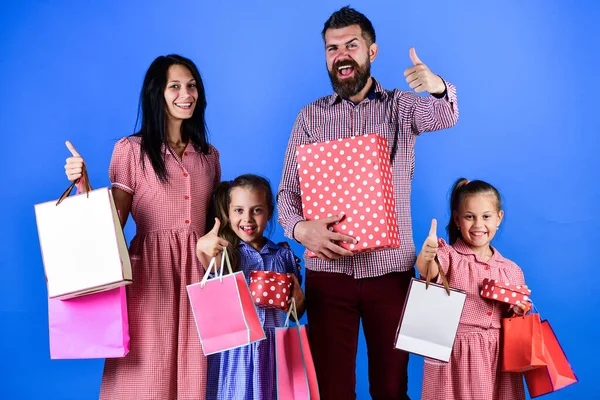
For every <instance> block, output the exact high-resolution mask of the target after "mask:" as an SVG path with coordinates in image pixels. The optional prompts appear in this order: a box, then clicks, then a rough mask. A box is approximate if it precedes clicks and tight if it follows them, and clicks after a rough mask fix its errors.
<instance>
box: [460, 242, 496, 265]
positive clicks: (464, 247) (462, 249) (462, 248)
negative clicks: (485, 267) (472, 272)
mask: <svg viewBox="0 0 600 400" xmlns="http://www.w3.org/2000/svg"><path fill="white" fill-rule="evenodd" d="M452 247H454V250H456V251H457V252H458V253H460V254H462V255H465V256H466V255H472V256H474V257H475V260H477V261H478V262H480V263H484V264H491V263H494V262H499V263H501V262H504V257H502V254H500V252H499V251H498V250H497V249H496V248H495V247H494V246H491V245H490V247H491V249H492V257H491V258H490V259H489V260H487V261H483V260H482V259H481V257H479V256H478V255H477V254H475V252H473V250H472V249H471V248H470V247H469V246H467V244H466V243H465V242H464V241H463V240H462V239H460V238H458V239H456V242H455V243H454V245H453V246H452Z"/></svg>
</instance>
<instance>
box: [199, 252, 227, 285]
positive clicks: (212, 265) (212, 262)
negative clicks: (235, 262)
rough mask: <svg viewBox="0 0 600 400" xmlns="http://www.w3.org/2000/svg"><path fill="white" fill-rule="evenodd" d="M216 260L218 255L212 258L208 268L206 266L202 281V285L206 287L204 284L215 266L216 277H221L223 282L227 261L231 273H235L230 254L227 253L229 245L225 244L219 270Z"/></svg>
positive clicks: (220, 279)
mask: <svg viewBox="0 0 600 400" xmlns="http://www.w3.org/2000/svg"><path fill="white" fill-rule="evenodd" d="M216 260H217V257H213V258H212V259H211V260H210V263H209V264H208V268H206V272H205V273H204V277H203V278H202V280H201V281H200V287H204V285H206V282H207V281H208V278H209V276H210V272H211V271H212V269H213V268H215V278H219V281H221V282H223V269H224V267H225V263H227V270H228V271H229V273H230V274H233V271H232V269H231V261H229V256H228V255H227V247H226V246H223V254H221V268H219V271H217V267H216V266H215V264H216Z"/></svg>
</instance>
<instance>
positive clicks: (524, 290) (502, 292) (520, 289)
mask: <svg viewBox="0 0 600 400" xmlns="http://www.w3.org/2000/svg"><path fill="white" fill-rule="evenodd" d="M480 294H481V296H482V297H485V298H487V299H491V300H497V301H501V302H503V303H508V304H512V305H515V304H521V303H526V304H527V305H529V304H530V302H529V296H530V295H531V290H530V289H529V288H528V287H527V285H512V284H510V283H508V282H501V281H498V280H494V279H484V280H483V282H482V284H481V293H480Z"/></svg>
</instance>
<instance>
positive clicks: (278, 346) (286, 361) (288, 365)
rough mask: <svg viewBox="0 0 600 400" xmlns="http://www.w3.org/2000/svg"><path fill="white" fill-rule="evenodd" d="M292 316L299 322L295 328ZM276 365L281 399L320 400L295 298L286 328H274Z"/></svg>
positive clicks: (306, 338)
mask: <svg viewBox="0 0 600 400" xmlns="http://www.w3.org/2000/svg"><path fill="white" fill-rule="evenodd" d="M290 316H293V317H294V319H295V320H296V327H295V328H290V327H289V319H290ZM275 365H276V371H277V398H278V399H286V400H319V399H320V396H319V385H318V383H317V374H316V372H315V366H314V364H313V358H312V354H311V352H310V346H309V344H308V336H307V334H306V326H304V325H300V323H299V322H298V315H297V314H296V303H295V302H294V300H293V298H292V304H291V305H290V310H289V311H288V316H287V319H286V321H285V327H283V328H275Z"/></svg>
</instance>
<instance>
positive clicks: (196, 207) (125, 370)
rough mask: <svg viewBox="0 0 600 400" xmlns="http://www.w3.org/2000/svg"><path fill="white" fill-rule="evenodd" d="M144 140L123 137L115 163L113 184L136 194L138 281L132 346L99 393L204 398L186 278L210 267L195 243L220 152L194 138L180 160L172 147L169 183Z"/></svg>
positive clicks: (127, 399) (107, 399)
mask: <svg viewBox="0 0 600 400" xmlns="http://www.w3.org/2000/svg"><path fill="white" fill-rule="evenodd" d="M140 141H141V138H139V137H128V138H124V139H121V140H120V141H119V142H118V143H117V144H116V145H115V148H114V152H113V156H112V160H111V163H110V168H109V176H110V181H111V183H112V186H113V187H114V188H118V189H121V190H124V191H126V192H128V193H131V194H132V195H133V204H132V208H131V214H132V216H133V219H134V221H135V223H136V235H135V237H134V238H133V240H132V242H131V246H130V250H129V251H130V257H131V263H132V268H133V280H134V283H133V284H132V285H130V286H129V287H128V288H127V301H128V310H129V330H130V336H131V351H130V353H129V354H128V355H127V356H126V357H124V358H116V359H108V360H106V364H105V367H104V376H103V379H102V388H101V392H100V399H101V400H115V399H122V400H137V399H139V400H154V399H155V400H187V399H189V400H192V399H193V400H198V399H204V398H205V391H206V358H205V356H204V354H203V353H202V348H201V345H200V341H199V338H198V333H197V331H196V326H195V323H194V317H193V314H192V311H191V308H190V305H189V301H188V298H187V292H186V285H188V284H190V283H195V282H198V281H200V280H201V279H202V276H203V274H204V269H203V267H202V265H201V264H200V262H199V261H198V259H197V258H196V251H195V249H196V242H197V240H198V238H199V237H201V236H202V235H204V234H205V231H206V211H207V210H208V207H209V201H210V197H211V194H212V191H213V188H214V187H215V184H216V183H217V182H219V180H220V179H221V176H220V175H221V169H220V165H219V153H218V152H217V150H216V149H215V148H213V147H211V148H210V152H209V154H202V153H201V152H199V151H197V150H195V149H194V147H193V146H192V145H188V146H187V148H186V150H185V152H184V154H183V156H182V157H181V159H180V158H179V157H177V156H174V155H172V154H170V153H168V154H167V156H166V168H167V172H168V174H169V182H168V183H167V184H164V185H163V184H161V183H160V182H159V181H158V179H157V178H156V175H155V173H154V170H153V169H152V164H151V163H150V160H149V159H148V158H147V157H146V159H145V170H142V166H141V163H140Z"/></svg>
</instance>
